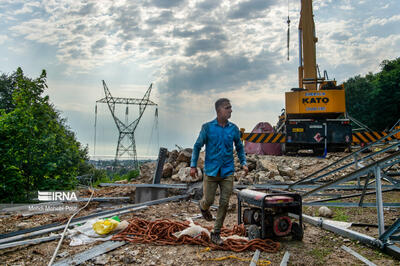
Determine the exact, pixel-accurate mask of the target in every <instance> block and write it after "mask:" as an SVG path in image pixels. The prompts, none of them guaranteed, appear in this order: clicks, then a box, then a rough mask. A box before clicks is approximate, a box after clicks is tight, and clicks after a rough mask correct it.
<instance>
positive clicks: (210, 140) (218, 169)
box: [190, 119, 246, 177]
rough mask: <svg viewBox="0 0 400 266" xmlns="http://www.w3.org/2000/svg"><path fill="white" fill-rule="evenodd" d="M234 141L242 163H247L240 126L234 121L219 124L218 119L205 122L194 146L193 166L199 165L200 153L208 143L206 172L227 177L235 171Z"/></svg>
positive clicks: (191, 164)
mask: <svg viewBox="0 0 400 266" xmlns="http://www.w3.org/2000/svg"><path fill="white" fill-rule="evenodd" d="M233 143H235V148H236V152H237V154H238V157H239V160H240V164H241V165H246V156H245V154H244V148H243V144H242V142H241V140H240V131H239V128H238V127H237V126H236V125H235V124H234V123H232V122H229V121H228V123H227V124H226V125H225V127H221V126H220V125H219V124H218V121H217V119H214V120H212V121H210V122H208V123H205V124H203V126H202V127H201V131H200V134H199V137H198V138H197V141H196V143H195V144H194V147H193V153H192V160H191V162H190V166H191V167H196V166H197V160H198V159H199V153H200V150H201V148H202V147H203V145H206V158H205V162H204V172H205V174H206V175H208V176H217V175H218V173H219V174H220V177H226V176H229V175H231V174H233V173H234V172H235V165H234V159H233Z"/></svg>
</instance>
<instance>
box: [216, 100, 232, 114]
mask: <svg viewBox="0 0 400 266" xmlns="http://www.w3.org/2000/svg"><path fill="white" fill-rule="evenodd" d="M230 102H231V101H229V99H228V98H220V99H218V100H217V101H216V102H215V111H218V108H220V107H221V106H222V105H223V104H224V103H230Z"/></svg>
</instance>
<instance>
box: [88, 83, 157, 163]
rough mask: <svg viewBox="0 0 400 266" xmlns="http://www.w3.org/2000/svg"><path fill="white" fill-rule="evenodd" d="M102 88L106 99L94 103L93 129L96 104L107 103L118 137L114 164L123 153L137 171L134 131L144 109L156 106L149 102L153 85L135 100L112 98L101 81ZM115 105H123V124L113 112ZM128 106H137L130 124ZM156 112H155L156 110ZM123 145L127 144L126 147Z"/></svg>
mask: <svg viewBox="0 0 400 266" xmlns="http://www.w3.org/2000/svg"><path fill="white" fill-rule="evenodd" d="M103 87H104V94H105V96H106V97H104V98H102V99H100V100H98V101H96V108H95V113H96V118H95V128H96V124H97V104H98V103H107V105H108V108H109V109H110V112H111V115H112V117H113V119H114V122H115V125H116V126H117V129H118V132H119V136H118V144H117V151H116V153H115V161H114V164H117V163H118V161H119V159H120V158H121V156H122V155H124V154H125V153H126V154H128V156H129V157H131V158H132V159H133V163H134V168H135V169H138V167H139V163H138V161H137V153H136V143H135V130H136V128H137V126H138V124H139V121H140V119H141V118H142V115H143V113H144V111H145V110H146V107H147V106H148V105H154V106H157V104H156V103H154V102H152V101H151V100H149V98H150V93H151V89H152V87H153V84H150V87H149V88H148V89H147V91H146V93H145V94H144V96H143V98H142V99H135V98H120V97H113V96H112V95H111V93H110V90H109V89H108V87H107V85H106V83H105V82H104V80H103ZM117 104H125V105H126V111H125V123H124V122H122V121H121V120H120V119H119V118H118V117H117V115H116V112H115V105H117ZM129 105H139V116H138V117H137V118H136V119H135V120H134V121H133V122H131V123H129V121H128V106H129ZM156 112H157V110H156ZM124 142H125V143H128V144H127V145H126V144H125V145H124ZM95 146H96V130H95Z"/></svg>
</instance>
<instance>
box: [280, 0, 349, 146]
mask: <svg viewBox="0 0 400 266" xmlns="http://www.w3.org/2000/svg"><path fill="white" fill-rule="evenodd" d="M298 29H299V67H298V79H299V85H298V88H293V89H291V91H289V92H286V93H285V111H284V113H283V114H282V115H281V116H280V120H279V122H278V125H277V131H278V132H279V133H282V134H284V135H285V136H286V140H285V143H284V144H283V145H282V150H283V153H287V152H297V151H298V150H300V149H313V150H314V152H315V153H322V152H324V151H325V152H326V151H327V150H334V151H336V150H344V149H346V148H347V147H349V146H350V145H351V142H352V130H351V126H350V121H349V119H347V118H346V101H345V91H344V86H343V85H340V86H337V85H336V81H335V80H329V79H328V75H327V73H326V71H324V76H323V77H320V76H319V70H318V65H317V62H316V61H317V60H316V43H317V41H318V38H317V37H316V34H315V23H314V15H313V7H312V0H301V11H300V22H299V28H298Z"/></svg>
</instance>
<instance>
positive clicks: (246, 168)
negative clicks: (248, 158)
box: [242, 165, 249, 175]
mask: <svg viewBox="0 0 400 266" xmlns="http://www.w3.org/2000/svg"><path fill="white" fill-rule="evenodd" d="M242 168H243V171H244V175H247V173H248V172H249V168H248V167H247V165H243V166H242Z"/></svg>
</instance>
